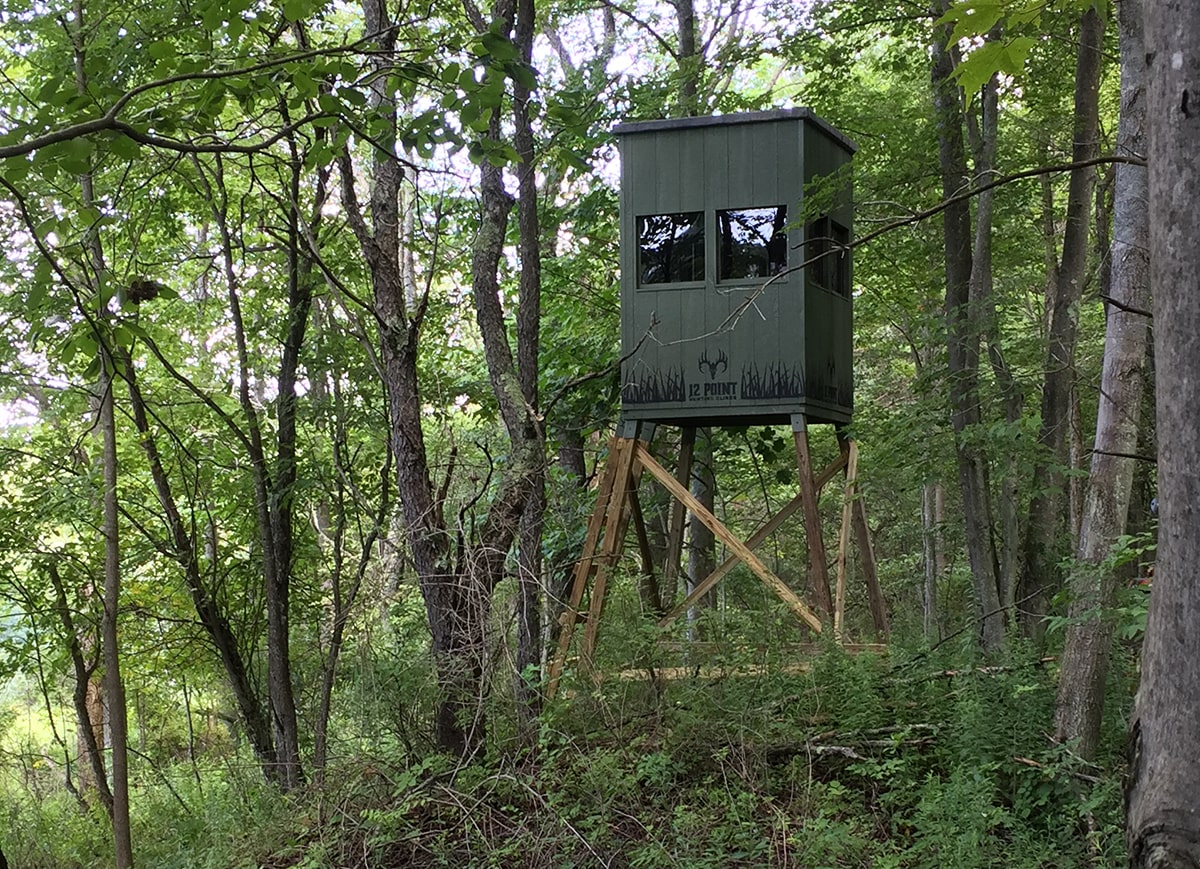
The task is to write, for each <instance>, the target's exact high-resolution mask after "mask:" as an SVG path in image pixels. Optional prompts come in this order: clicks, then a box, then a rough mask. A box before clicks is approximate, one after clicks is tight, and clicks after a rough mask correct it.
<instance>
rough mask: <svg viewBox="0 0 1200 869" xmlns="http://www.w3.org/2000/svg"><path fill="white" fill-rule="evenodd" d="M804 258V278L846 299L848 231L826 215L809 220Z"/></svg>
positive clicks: (848, 268) (848, 278)
mask: <svg viewBox="0 0 1200 869" xmlns="http://www.w3.org/2000/svg"><path fill="white" fill-rule="evenodd" d="M806 236H807V243H806V244H805V245H804V259H805V261H806V262H807V263H808V280H809V281H810V282H811V283H814V284H817V285H818V286H822V287H824V288H825V289H827V290H833V291H834V292H835V293H840V294H841V295H843V296H846V297H847V298H849V296H850V249H849V248H848V247H847V245H849V244H850V230H848V229H846V227H844V226H842V225H841V224H840V223H835V222H834V221H832V220H830V219H829V218H828V217H821V218H818V219H817V220H814V221H813V222H812V223H810V224H809V225H808V227H807V229H806Z"/></svg>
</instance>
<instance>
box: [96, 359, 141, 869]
mask: <svg viewBox="0 0 1200 869" xmlns="http://www.w3.org/2000/svg"><path fill="white" fill-rule="evenodd" d="M100 352H101V355H102V361H101V373H100V390H101V392H100V431H101V435H102V436H103V438H104V618H103V620H102V621H101V623H100V635H101V640H100V643H101V646H102V648H103V650H104V694H105V697H106V698H107V700H108V732H109V741H110V746H111V752H110V757H111V761H110V768H111V771H112V796H113V818H112V821H113V848H114V851H115V853H116V860H117V869H128V867H131V866H133V845H132V842H131V840H130V830H129V753H128V752H129V726H128V721H127V716H126V711H125V684H124V682H122V681H121V647H120V645H119V641H118V637H117V618H118V616H119V614H120V605H121V549H120V542H119V540H120V538H119V536H118V524H117V518H118V516H119V515H120V504H119V503H118V500H117V422H116V416H115V414H114V409H113V368H114V366H113V358H112V354H111V353H110V352H109V349H108V348H107V347H102V348H101V351H100Z"/></svg>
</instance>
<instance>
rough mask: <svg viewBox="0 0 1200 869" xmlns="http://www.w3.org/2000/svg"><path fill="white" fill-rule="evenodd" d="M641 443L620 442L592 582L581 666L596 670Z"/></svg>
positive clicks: (622, 543)
mask: <svg viewBox="0 0 1200 869" xmlns="http://www.w3.org/2000/svg"><path fill="white" fill-rule="evenodd" d="M637 445H638V441H637V439H636V437H623V438H621V439H620V441H619V443H618V453H617V459H616V460H617V470H616V475H615V476H614V478H613V493H612V497H611V498H610V499H609V509H608V515H607V516H605V519H604V525H605V531H604V546H603V548H602V549H601V551H600V558H599V559H598V560H597V562H596V576H595V578H594V579H593V580H592V595H591V599H590V600H589V601H588V617H587V624H586V625H584V629H583V645H582V647H581V648H580V650H579V656H580V664H581V666H582V667H583V668H584V669H585V670H588V671H590V670H591V669H592V656H593V653H594V652H595V649H596V634H597V631H599V629H600V616H601V615H603V613H604V596H605V594H606V593H607V591H608V575H609V573H610V572H611V571H612V570H613V568H614V567H616V565H617V561H618V560H619V559H620V557H621V552H622V550H623V549H624V548H625V530H626V528H627V527H628V520H629V513H630V510H629V493H630V492H631V491H632V490H633V489H636V488H637V475H636V474H635V473H634V456H635V452H636V448H637Z"/></svg>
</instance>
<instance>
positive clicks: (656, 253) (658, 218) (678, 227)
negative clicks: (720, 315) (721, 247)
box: [637, 211, 704, 286]
mask: <svg viewBox="0 0 1200 869" xmlns="http://www.w3.org/2000/svg"><path fill="white" fill-rule="evenodd" d="M637 234H638V284H639V285H641V286H646V285H647V284H675V283H680V282H682V281H702V280H704V214H703V213H702V212H699V211H689V212H685V213H683V214H652V215H650V216H648V217H639V218H638V219H637Z"/></svg>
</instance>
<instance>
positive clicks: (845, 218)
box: [616, 109, 854, 425]
mask: <svg viewBox="0 0 1200 869" xmlns="http://www.w3.org/2000/svg"><path fill="white" fill-rule="evenodd" d="M616 132H617V135H618V137H619V142H620V149H621V343H622V356H626V357H628V358H627V359H626V361H625V363H624V364H623V366H622V372H621V374H622V412H623V415H624V416H625V418H626V419H640V420H647V421H654V422H662V423H687V424H692V425H710V424H711V425H721V424H737V423H748V422H786V421H787V420H788V418H789V417H790V416H791V415H792V414H796V413H802V414H805V415H807V416H808V417H809V420H810V421H811V422H836V423H844V422H848V421H849V419H850V415H851V411H852V408H853V343H852V334H851V326H852V303H851V298H850V295H849V286H850V271H849V270H850V256H849V253H848V252H843V253H840V254H838V253H834V254H831V256H832V257H835V258H836V259H837V264H836V266H834V265H833V263H834V260H833V259H830V260H829V261H828V263H829V267H828V268H826V270H825V272H823V273H820V274H819V273H817V272H815V271H814V270H813V269H807V268H804V267H802V266H803V264H804V262H805V259H806V257H807V256H808V254H809V253H810V251H812V250H816V249H818V248H819V247H820V244H821V242H819V241H812V240H810V241H808V242H807V243H806V229H805V225H806V223H809V225H810V227H811V226H812V224H811V223H810V221H814V220H816V219H817V218H819V217H826V218H827V220H826V221H825V222H824V223H822V224H820V225H819V227H817V228H819V229H821V230H822V232H821V235H820V238H830V237H834V235H833V233H835V232H836V233H839V234H844V239H843V240H848V239H849V237H850V230H851V229H852V223H851V217H852V215H851V190H850V177H849V162H850V158H851V155H852V154H853V152H854V145H853V143H852V142H850V140H849V139H847V138H846V137H845V136H843V135H841V134H840V133H838V132H837V131H836V130H834V129H833V128H832V127H830V126H829V125H828V124H826V123H825V122H824V121H822V120H821V119H819V118H817V117H816V116H815V115H813V114H811V113H810V112H809V111H808V110H807V109H790V110H781V111H774V112H755V113H751V114H743V115H725V116H720V117H710V118H686V119H681V120H674V121H646V122H639V123H631V124H624V125H621V126H620V127H618V128H617V130H616ZM823 177H830V178H833V179H834V182H833V183H829V182H828V181H822V180H821V179H822V178H823ZM814 181H815V183H814ZM806 190H807V193H808V195H809V196H810V197H811V202H808V203H807V204H808V205H810V206H813V207H814V208H815V209H816V210H814V211H812V213H809V210H808V209H806V208H805V205H806V201H805V196H806ZM776 206H785V207H786V209H787V212H786V226H785V228H784V230H783V232H786V269H785V270H781V268H780V267H781V266H782V264H783V263H782V257H783V256H784V254H783V241H784V238H783V237H782V236H775V237H773V240H772V241H770V242H769V243H765V244H764V243H763V242H762V239H764V238H767V237H768V236H770V235H771V229H770V228H768V226H769V213H767V212H750V213H748V212H746V211H744V210H746V209H772V208H774V207H776ZM694 212H699V213H700V215H701V218H700V220H699V221H698V222H697V224H692V223H690V222H689V221H688V220H682V219H681V220H676V221H675V222H672V221H671V219H670V218H666V219H660V220H659V221H658V222H656V223H653V224H651V225H650V226H651V227H656V228H657V229H656V230H655V231H652V230H651V229H649V228H648V229H646V230H645V231H644V232H641V233H639V229H641V228H642V227H643V224H641V223H639V218H643V219H644V218H647V217H651V216H660V217H661V216H663V215H684V214H690V213H694ZM764 215H765V216H764ZM722 218H724V222H722ZM755 219H759V220H760V222H759V223H758V224H754V222H753V221H754V220H755ZM830 221H832V222H833V224H836V228H835V229H833V230H830V229H829V226H830V225H831V224H830ZM697 225H702V226H703V236H704V237H703V245H702V248H701V246H700V245H699V244H698V239H697V237H696V235H697V234H696V232H695V228H696V226H697ZM747 226H752V227H756V231H757V233H758V234H757V235H756V234H754V232H752V231H751V230H748V229H746V228H745V227H747ZM662 227H666V228H665V229H664V228H662ZM722 227H725V228H726V231H725V232H722V231H721V228H722ZM817 228H813V229H810V233H814V232H816V231H817ZM839 237H840V236H839ZM721 238H726V239H728V241H727V243H726V245H725V247H726V248H728V252H727V253H726V255H725V257H724V258H722V244H721V242H720V239H721ZM640 246H642V247H644V250H639V247H640ZM700 249H702V250H703V258H704V268H703V270H702V271H701V270H700V268H699V262H698V251H699V250H700ZM723 263H724V265H722V264H723ZM722 268H725V269H727V270H730V271H733V272H734V273H735V275H736V276H735V277H732V278H729V279H721V274H720V270H721V269H722ZM773 270H778V271H780V273H777V274H774V275H773V276H772V277H768V274H770V273H771V272H772V271H773ZM839 270H840V271H839ZM680 274H684V275H686V276H687V277H688V278H693V277H697V276H699V275H700V274H703V277H704V279H703V280H695V279H678V275H680ZM664 275H665V276H667V277H666V278H663V276H664ZM818 281H821V282H823V283H824V284H837V285H838V286H833V287H827V286H822V285H821V284H819V283H818ZM839 289H840V291H839Z"/></svg>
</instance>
